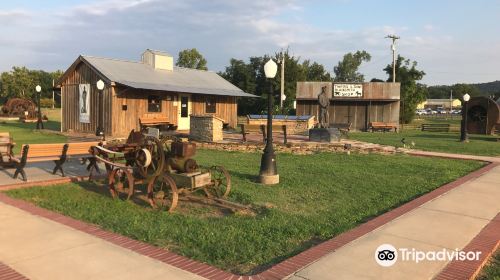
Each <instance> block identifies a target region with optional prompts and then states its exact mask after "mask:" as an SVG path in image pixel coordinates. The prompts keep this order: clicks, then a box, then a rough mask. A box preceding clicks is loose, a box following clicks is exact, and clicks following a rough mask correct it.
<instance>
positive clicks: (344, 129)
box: [331, 123, 352, 138]
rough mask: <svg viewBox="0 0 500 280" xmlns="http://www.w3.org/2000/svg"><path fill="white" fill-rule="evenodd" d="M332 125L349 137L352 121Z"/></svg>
mask: <svg viewBox="0 0 500 280" xmlns="http://www.w3.org/2000/svg"><path fill="white" fill-rule="evenodd" d="M331 127H332V128H336V129H338V130H339V131H340V133H341V134H342V135H343V136H345V137H346V138H347V137H348V134H349V131H351V127H352V123H333V124H331Z"/></svg>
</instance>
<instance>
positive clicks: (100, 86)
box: [95, 80, 105, 141]
mask: <svg viewBox="0 0 500 280" xmlns="http://www.w3.org/2000/svg"><path fill="white" fill-rule="evenodd" d="M96 87H97V90H98V91H99V123H98V124H97V129H96V132H95V135H96V136H101V137H102V140H103V141H104V140H105V136H104V124H103V119H104V118H103V114H104V109H103V106H104V101H103V90H104V82H103V81H102V80H99V81H97V83H96Z"/></svg>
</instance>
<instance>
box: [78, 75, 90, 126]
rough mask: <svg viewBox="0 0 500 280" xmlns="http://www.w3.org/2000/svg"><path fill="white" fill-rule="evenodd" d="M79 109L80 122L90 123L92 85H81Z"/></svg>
mask: <svg viewBox="0 0 500 280" xmlns="http://www.w3.org/2000/svg"><path fill="white" fill-rule="evenodd" d="M78 107H79V108H78V112H79V113H80V114H79V115H80V122H82V123H90V84H80V85H79V102H78Z"/></svg>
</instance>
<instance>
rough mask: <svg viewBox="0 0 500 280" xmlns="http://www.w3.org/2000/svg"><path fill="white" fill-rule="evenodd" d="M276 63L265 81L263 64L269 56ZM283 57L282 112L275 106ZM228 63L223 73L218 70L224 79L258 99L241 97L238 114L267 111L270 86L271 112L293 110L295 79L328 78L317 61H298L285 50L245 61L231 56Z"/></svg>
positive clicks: (278, 92) (277, 101)
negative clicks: (272, 108) (273, 101)
mask: <svg viewBox="0 0 500 280" xmlns="http://www.w3.org/2000/svg"><path fill="white" fill-rule="evenodd" d="M271 57H272V59H273V60H274V61H275V62H276V63H278V72H277V73H276V77H275V78H274V79H271V80H267V79H266V76H265V74H264V64H265V63H266V62H267V61H268V60H269V58H271ZM282 59H284V60H285V86H284V91H285V96H286V99H285V101H284V102H283V107H284V110H283V112H282V111H281V109H280V108H279V96H280V87H281V71H280V70H281V69H280V67H281V65H280V64H281V60H282ZM229 64H230V65H229V66H227V67H226V69H225V71H224V72H221V73H219V75H221V76H222V77H224V78H225V79H226V80H228V81H229V82H231V83H232V84H234V85H235V86H237V87H238V88H240V89H241V90H243V91H245V92H248V93H251V94H255V95H257V96H259V97H260V98H242V99H240V100H239V101H238V102H239V103H238V114H239V115H245V114H257V113H259V114H265V113H267V94H268V93H269V91H270V88H271V86H270V85H269V83H271V85H272V94H273V95H274V97H275V108H274V112H275V113H280V114H281V113H285V114H289V113H293V101H294V100H295V92H296V88H297V81H331V77H330V74H329V73H328V72H327V71H326V70H325V67H324V66H323V65H321V64H319V63H316V62H311V61H310V60H304V61H303V62H300V58H299V57H295V56H293V55H292V54H290V52H289V50H288V49H287V50H285V51H283V52H279V53H275V54H274V55H273V56H268V55H264V56H257V57H250V59H249V62H248V63H245V62H244V61H243V60H238V59H231V60H230V62H229Z"/></svg>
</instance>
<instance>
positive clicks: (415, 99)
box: [384, 55, 428, 123]
mask: <svg viewBox="0 0 500 280" xmlns="http://www.w3.org/2000/svg"><path fill="white" fill-rule="evenodd" d="M384 71H385V72H386V73H387V74H388V75H389V78H388V79H387V81H388V82H391V81H392V64H389V65H387V67H385V68H384ZM424 75H425V72H424V71H420V70H418V69H417V62H416V61H413V62H412V61H410V60H409V59H405V58H404V57H402V56H400V55H398V59H397V60H396V82H400V83H401V103H400V104H401V105H400V106H401V107H400V113H399V115H400V121H401V122H402V123H409V122H411V120H413V118H414V117H415V111H416V109H417V105H418V104H419V103H421V102H422V101H424V100H425V99H426V98H427V93H428V91H427V86H426V85H424V84H420V83H417V81H420V80H422V78H423V77H424Z"/></svg>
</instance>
